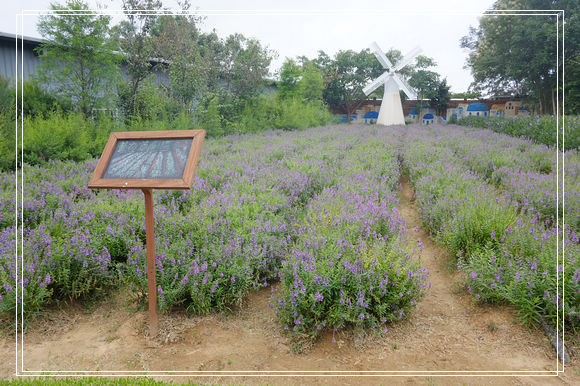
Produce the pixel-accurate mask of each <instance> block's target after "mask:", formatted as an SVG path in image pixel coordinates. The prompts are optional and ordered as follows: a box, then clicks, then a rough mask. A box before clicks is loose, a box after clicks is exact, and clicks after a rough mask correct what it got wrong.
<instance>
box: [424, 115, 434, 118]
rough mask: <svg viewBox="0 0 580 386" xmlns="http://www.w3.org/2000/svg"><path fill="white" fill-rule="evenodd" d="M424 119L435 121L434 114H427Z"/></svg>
mask: <svg viewBox="0 0 580 386" xmlns="http://www.w3.org/2000/svg"><path fill="white" fill-rule="evenodd" d="M423 119H433V114H425V115H423Z"/></svg>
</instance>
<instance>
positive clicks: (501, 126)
mask: <svg viewBox="0 0 580 386" xmlns="http://www.w3.org/2000/svg"><path fill="white" fill-rule="evenodd" d="M558 123H559V124H560V128H559V129H560V133H559V140H560V146H559V147H560V149H564V150H570V149H576V148H578V147H580V121H578V117H575V116H566V117H564V122H563V123H562V119H561V117H560V118H557V117H554V116H548V115H544V116H541V117H540V116H536V117H514V118H505V117H464V118H461V119H459V120H458V121H457V124H458V125H463V126H470V127H477V128H480V129H489V130H493V131H495V132H498V133H503V134H507V135H511V136H512V137H525V138H529V139H531V140H532V141H534V142H537V143H543V144H544V145H548V146H556V142H557V139H558V134H557V131H558V130H557V129H558ZM562 133H564V134H565V141H564V144H562V140H563V137H562Z"/></svg>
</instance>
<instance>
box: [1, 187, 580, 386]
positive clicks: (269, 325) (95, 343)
mask: <svg viewBox="0 0 580 386" xmlns="http://www.w3.org/2000/svg"><path fill="white" fill-rule="evenodd" d="M401 183H402V191H401V193H400V207H399V210H400V212H401V214H402V216H403V218H404V219H405V221H406V224H407V228H408V236H409V239H410V240H411V241H412V242H415V240H416V239H417V238H420V239H421V241H422V243H423V245H424V250H423V252H422V264H423V266H425V267H427V269H428V271H429V272H430V281H431V283H432V287H431V290H430V293H429V295H428V296H426V297H425V298H424V299H423V300H422V301H421V302H420V303H419V306H418V308H417V310H416V311H415V312H414V313H412V315H411V316H410V317H409V319H408V320H405V321H403V322H400V323H398V324H395V325H393V326H391V328H390V330H389V332H388V333H387V334H385V335H383V336H381V337H379V336H374V335H371V336H367V337H366V338H362V337H360V336H356V335H355V334H354V333H353V332H345V333H338V334H335V335H334V339H335V340H336V343H333V342H332V340H333V334H332V332H328V333H326V334H324V335H323V336H322V338H321V339H320V340H319V341H318V342H316V343H315V344H314V346H313V347H312V348H311V349H310V350H307V351H306V352H305V353H302V354H296V353H294V352H293V349H292V344H291V342H290V341H289V340H288V338H287V337H286V336H285V335H284V334H283V333H282V329H281V328H280V326H279V325H278V323H277V320H276V316H275V312H274V310H273V309H272V308H270V307H269V306H268V304H269V298H270V295H271V288H265V289H262V290H260V291H258V292H256V293H254V294H253V295H252V296H250V297H249V299H248V301H247V303H246V304H244V306H243V307H241V308H240V309H239V310H236V311H234V312H233V313H232V314H230V315H224V314H216V315H209V316H204V317H192V318H188V317H186V316H184V315H179V314H175V313H172V314H171V315H164V316H162V318H161V326H162V336H163V337H165V338H166V340H167V342H162V343H160V342H151V341H147V339H146V338H145V336H144V333H145V331H146V328H145V321H146V319H145V318H146V313H145V311H139V312H135V311H133V310H132V309H131V305H130V304H131V303H130V302H129V301H128V300H127V299H126V298H125V295H123V294H120V295H119V296H118V297H117V298H116V299H113V300H110V301H107V302H106V303H104V304H102V305H99V306H97V307H95V309H94V310H91V312H88V313H87V312H83V310H81V309H76V310H68V311H66V312H60V313H59V312H56V313H54V314H53V316H52V318H51V319H45V320H43V322H42V323H40V322H38V323H36V324H35V325H34V326H32V328H31V329H30V330H29V331H28V332H27V333H26V334H25V337H24V363H25V366H24V367H25V369H26V370H45V371H50V370H52V371H54V370H100V371H106V370H123V371H143V370H147V371H176V370H182V371H185V370H188V371H200V370H202V371H236V370H237V371H243V370H252V371H268V370H270V371H292V370H294V371H296V370H300V371H306V370H315V371H336V370H345V371H346V370H348V371H355V372H358V371H409V372H415V371H419V370H422V371H458V370H459V371H466V372H468V373H470V372H473V371H495V372H496V373H495V374H498V373H497V372H501V371H508V372H513V371H524V370H529V371H547V370H555V368H556V356H555V353H554V350H553V349H552V348H551V347H550V345H549V341H548V339H547V338H546V336H545V335H544V334H543V332H541V331H540V330H534V331H529V330H528V329H526V328H524V327H521V326H520V325H519V324H517V323H516V318H515V316H514V315H513V313H512V311H511V310H510V309H509V308H507V307H485V306H480V305H477V304H475V303H473V302H472V301H471V299H470V298H469V297H468V296H467V295H466V293H465V291H464V290H463V289H462V288H460V287H459V284H458V281H459V277H458V275H459V274H453V273H450V270H449V268H448V263H447V262H446V258H447V256H446V254H445V251H444V250H443V249H441V248H440V247H438V246H437V245H436V244H435V243H434V242H433V241H431V240H430V238H429V237H428V235H427V234H426V233H425V231H424V230H423V229H422V228H421V225H420V219H419V215H418V212H417V210H416V207H415V204H414V201H413V190H412V187H411V186H410V185H409V184H408V183H407V180H406V178H405V177H403V178H402V179H401ZM0 344H1V346H0V376H1V377H2V378H8V377H11V374H12V373H13V371H14V337H2V340H1V343H0ZM579 369H580V363H579V362H578V359H577V358H574V359H573V360H572V362H571V363H570V364H569V365H568V366H567V368H566V372H565V374H563V375H561V376H560V377H558V378H555V377H529V376H527V377H521V376H520V377H476V378H473V377H468V376H460V377H454V378H446V377H445V378H443V377H441V378H440V377H428V376H421V377H414V378H407V377H399V378H389V379H386V378H384V377H368V378H364V379H361V378H356V377H334V378H327V377H324V378H323V377H309V378H306V377H291V378H286V377H269V378H263V377H239V376H237V377H225V376H223V374H224V373H222V374H221V375H220V374H218V376H217V377H212V378H207V377H205V378H204V377H197V378H195V379H192V378H189V377H172V378H170V379H171V380H173V381H176V382H188V381H192V380H193V381H195V382H211V383H236V384H239V383H250V384H254V383H268V384H271V383H273V384H289V383H290V384H304V383H308V384H345V385H348V384H397V383H401V384H409V383H418V384H449V383H452V384H474V383H475V384H515V385H519V384H537V385H546V384H580V376H579ZM459 375H461V374H459ZM158 379H163V380H168V378H166V377H158Z"/></svg>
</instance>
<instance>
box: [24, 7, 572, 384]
mask: <svg viewBox="0 0 580 386" xmlns="http://www.w3.org/2000/svg"><path fill="white" fill-rule="evenodd" d="M346 12H348V14H349V15H352V14H360V15H366V14H368V11H367V12H361V11H357V10H311V11H310V10H309V11H300V10H282V11H280V10H271V11H268V10H205V11H203V10H198V11H196V12H192V11H187V12H182V11H171V10H159V11H158V10H139V14H176V15H177V14H188V15H198V16H247V15H263V16H274V15H277V16H300V15H329V14H331V15H333V14H334V15H336V14H343V13H346ZM526 12H528V13H526ZM71 13H72V14H80V13H91V14H94V13H96V14H100V15H109V16H118V15H123V14H124V11H123V10H120V9H117V10H86V11H66V10H65V11H50V10H23V11H22V12H21V13H18V14H16V67H15V70H16V74H15V75H16V76H15V82H16V87H15V89H16V90H15V92H16V111H18V106H20V111H21V116H20V118H21V119H20V120H21V122H20V143H21V145H22V146H21V153H20V163H19V162H18V161H19V160H18V139H19V132H18V128H19V126H18V118H16V122H15V130H16V142H15V149H16V156H15V161H16V166H15V168H16V170H15V174H16V186H15V193H16V200H15V206H16V208H15V216H16V218H15V224H16V240H15V252H16V272H17V277H16V289H15V291H14V292H15V296H18V293H19V285H18V280H19V276H18V273H21V274H22V276H20V277H23V276H24V268H23V264H22V265H21V266H20V272H19V271H18V267H19V266H18V263H19V259H18V255H17V253H18V241H19V233H18V231H19V229H18V219H19V218H20V220H21V221H20V224H21V229H20V243H21V244H20V245H21V248H22V250H23V249H24V239H23V236H24V235H23V228H24V223H23V221H24V220H23V218H22V216H21V215H20V214H19V213H18V205H17V202H18V201H17V200H18V199H19V198H20V201H21V204H22V207H23V205H24V171H23V166H24V152H23V148H24V144H23V133H24V132H23V130H24V117H23V113H22V112H23V104H24V98H23V90H22V83H20V105H19V102H18V91H19V85H18V83H17V80H18V75H19V74H18V70H19V69H18V64H19V61H18V59H19V55H20V66H21V67H20V80H21V81H22V80H23V77H24V65H23V52H24V39H23V31H20V33H19V31H18V30H19V26H20V29H22V27H23V25H24V16H40V15H62V14H71ZM377 13H378V14H389V15H392V14H393V13H392V12H387V11H378V12H377V11H373V14H377ZM427 13H428V14H430V15H434V14H445V15H450V14H451V15H458V16H460V15H481V16H482V17H483V16H495V15H512V16H556V72H557V74H556V84H559V79H560V74H559V60H560V53H559V47H560V35H559V31H560V22H559V17H560V16H561V17H562V20H565V11H564V10H488V11H486V12H484V13H483V14H479V13H477V14H476V13H471V12H444V13H441V12H432V11H424V12H406V11H403V12H395V14H397V15H421V14H427ZM19 17H20V25H19ZM564 36H565V35H564V23H562V42H561V43H562V54H561V55H562V67H563V71H562V144H564V97H565V95H564V92H565V91H564V73H565V72H564ZM19 39H20V52H19V50H18V40H19ZM556 106H557V108H556V110H557V114H556V117H557V118H556V159H557V161H556V195H557V198H556V204H557V206H559V199H560V193H559V172H560V152H559V149H560V120H559V118H560V116H559V107H560V106H559V98H557V102H556ZM564 158H565V154H564V152H562V182H563V183H564V181H565V180H564ZM19 164H20V165H21V168H20V185H19V179H18V177H19V175H18V165H19ZM19 187H20V197H18V188H19ZM562 204H563V212H562V220H564V214H565V205H564V204H565V201H564V191H563V192H562ZM556 213H557V214H556V221H557V223H558V222H559V211H557V212H556ZM563 227H565V223H563ZM558 241H559V238H557V241H556V275H558V266H559V263H560V255H559V252H560V248H559V245H558ZM562 258H564V232H562ZM21 259H22V257H21ZM562 267H564V266H563V265H562ZM564 273H565V272H563V275H562V284H563V280H564ZM556 282H557V291H558V292H559V283H560V280H559V279H558V277H557V280H556ZM563 288H564V287H563ZM20 292H21V295H22V299H23V300H22V301H23V302H24V289H23V288H20ZM564 296H565V294H564V293H562V299H564ZM23 312H24V311H23V308H22V307H21V315H18V309H17V310H16V311H15V318H16V325H15V346H16V347H15V359H16V363H15V370H16V372H15V374H14V375H15V376H17V377H30V376H33V377H34V376H48V377H64V376H66V377H85V376H101V377H120V376H122V377H143V376H152V375H154V376H156V377H175V376H192V377H193V376H195V377H233V376H236V377H240V376H281V377H318V376H325V377H331V376H332V377H352V376H357V377H378V376H397V377H400V376H431V377H442V376H445V377H459V376H462V377H463V376H469V377H472V376H476V377H481V376H485V377H504V376H540V377H546V376H558V375H560V374H561V373H563V372H564V369H565V365H564V362H563V359H562V369H561V370H560V368H559V364H560V360H559V359H558V356H556V370H537V371H535V370H522V371H509V370H505V371H495V370H479V371H476V370H474V371H469V370H465V371H463V370H456V371H453V370H451V371H449V370H441V371H433V370H417V371H414V370H409V371H396V370H384V371H383V370H377V371H373V370H368V371H340V370H328V371H324V370H321V371H308V370H305V371H282V370H281V371H277V370H272V371H251V370H224V371H189V370H183V371H127V370H102V371H101V370H70V371H60V370H55V371H52V370H24V333H23V332H22V331H19V329H18V326H19V322H21V321H22V320H23V319H24V314H23ZM19 316H20V318H19ZM556 320H557V335H558V338H560V331H559V326H560V307H558V308H557V317H556ZM20 325H21V326H22V323H20ZM21 329H22V327H21ZM19 334H20V347H19V345H18V343H19V341H18V336H19ZM561 338H562V342H564V338H565V337H564V330H562V334H561ZM558 344H559V342H558ZM557 349H558V347H557ZM19 352H20V356H21V361H20V367H21V368H20V370H19V366H18V365H19V361H18V353H19ZM488 373H489V374H488Z"/></svg>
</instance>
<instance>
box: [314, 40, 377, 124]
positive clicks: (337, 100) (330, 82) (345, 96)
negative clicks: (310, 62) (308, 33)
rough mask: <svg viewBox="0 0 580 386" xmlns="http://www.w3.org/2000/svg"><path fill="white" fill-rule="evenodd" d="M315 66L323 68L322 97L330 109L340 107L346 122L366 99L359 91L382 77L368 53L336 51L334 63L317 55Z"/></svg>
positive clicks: (366, 51) (320, 52) (375, 61)
mask: <svg viewBox="0 0 580 386" xmlns="http://www.w3.org/2000/svg"><path fill="white" fill-rule="evenodd" d="M314 63H315V64H318V65H319V66H323V67H322V68H323V73H324V76H325V83H326V87H325V89H324V92H323V97H324V100H325V101H326V103H328V105H330V106H336V107H342V108H344V110H345V111H346V116H347V122H350V116H351V115H352V113H353V112H354V111H355V110H356V109H357V108H358V107H360V105H361V103H362V102H363V101H364V100H365V99H366V95H364V93H363V91H362V89H363V88H364V86H365V85H366V84H367V83H368V82H369V81H370V80H371V79H372V78H374V77H376V76H379V75H380V74H381V73H382V67H381V66H380V63H379V62H378V61H377V60H376V58H375V57H374V55H373V54H371V53H370V51H369V50H368V49H365V50H362V51H360V52H358V53H357V52H355V51H352V50H347V51H339V52H338V53H337V54H336V55H335V57H334V59H333V60H330V58H329V57H328V55H326V54H325V53H324V52H323V51H319V54H318V58H317V60H315V61H314Z"/></svg>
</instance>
